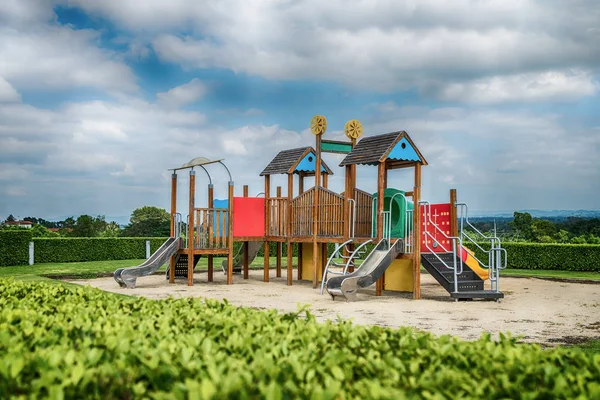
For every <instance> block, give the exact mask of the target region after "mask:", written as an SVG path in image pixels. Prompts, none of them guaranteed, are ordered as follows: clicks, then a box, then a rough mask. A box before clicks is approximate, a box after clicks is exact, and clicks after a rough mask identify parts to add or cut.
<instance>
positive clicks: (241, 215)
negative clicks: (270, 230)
mask: <svg viewBox="0 0 600 400" xmlns="http://www.w3.org/2000/svg"><path fill="white" fill-rule="evenodd" d="M233 236H260V237H263V236H265V199H264V198H263V197H234V198H233Z"/></svg>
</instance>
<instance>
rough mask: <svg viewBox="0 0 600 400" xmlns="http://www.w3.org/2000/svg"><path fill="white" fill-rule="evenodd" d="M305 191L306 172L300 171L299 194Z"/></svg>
mask: <svg viewBox="0 0 600 400" xmlns="http://www.w3.org/2000/svg"><path fill="white" fill-rule="evenodd" d="M302 193H304V174H303V173H302V172H300V173H299V174H298V195H301V194H302Z"/></svg>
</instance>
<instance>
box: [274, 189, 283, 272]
mask: <svg viewBox="0 0 600 400" xmlns="http://www.w3.org/2000/svg"><path fill="white" fill-rule="evenodd" d="M277 198H279V199H281V186H277ZM277 204H281V202H279V200H278V203H277ZM276 218H277V224H278V225H279V228H282V227H283V224H284V221H282V218H283V213H282V212H281V210H280V209H278V212H277V217H276ZM278 233H279V235H281V231H280V230H279V229H278ZM281 250H282V249H281V243H279V242H278V243H277V248H276V251H275V272H276V276H277V277H278V278H281Z"/></svg>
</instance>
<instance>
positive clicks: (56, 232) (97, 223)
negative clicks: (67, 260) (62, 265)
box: [3, 206, 171, 237]
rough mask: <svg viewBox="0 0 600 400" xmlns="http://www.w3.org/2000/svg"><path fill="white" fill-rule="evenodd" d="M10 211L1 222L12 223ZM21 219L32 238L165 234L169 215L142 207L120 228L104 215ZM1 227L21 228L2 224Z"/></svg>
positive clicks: (164, 211) (160, 209) (168, 229)
mask: <svg viewBox="0 0 600 400" xmlns="http://www.w3.org/2000/svg"><path fill="white" fill-rule="evenodd" d="M14 221H15V218H14V216H13V215H12V214H11V215H9V216H8V218H6V220H5V222H14ZM23 221H29V222H31V223H32V224H33V226H32V228H31V230H32V234H33V236H34V237H136V236H137V237H140V236H142V237H166V236H169V234H170V226H171V216H170V214H169V213H168V212H167V211H166V210H165V209H162V208H158V207H154V206H144V207H140V208H136V209H135V210H133V212H132V213H131V216H130V218H129V224H127V225H126V226H125V227H123V228H121V226H120V225H119V224H118V223H117V222H115V221H110V222H108V221H106V219H105V217H104V215H97V216H91V215H87V214H84V215H80V216H78V217H77V218H75V217H69V218H66V219H65V220H63V221H47V220H45V219H43V218H36V217H25V218H23ZM3 229H22V228H20V227H10V226H6V225H5V226H3Z"/></svg>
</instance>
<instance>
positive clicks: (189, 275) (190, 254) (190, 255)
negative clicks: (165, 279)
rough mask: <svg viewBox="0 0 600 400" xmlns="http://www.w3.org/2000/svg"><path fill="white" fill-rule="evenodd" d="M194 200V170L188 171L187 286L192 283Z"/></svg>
mask: <svg viewBox="0 0 600 400" xmlns="http://www.w3.org/2000/svg"><path fill="white" fill-rule="evenodd" d="M195 202H196V171H194V170H191V171H190V196H189V203H188V207H189V209H188V213H189V214H188V215H189V216H190V219H189V223H188V236H187V237H188V273H187V278H188V279H187V284H188V286H193V285H194V247H195V246H194V242H195V238H194V226H195V225H196V223H195V215H194V207H195V206H194V204H195Z"/></svg>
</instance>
